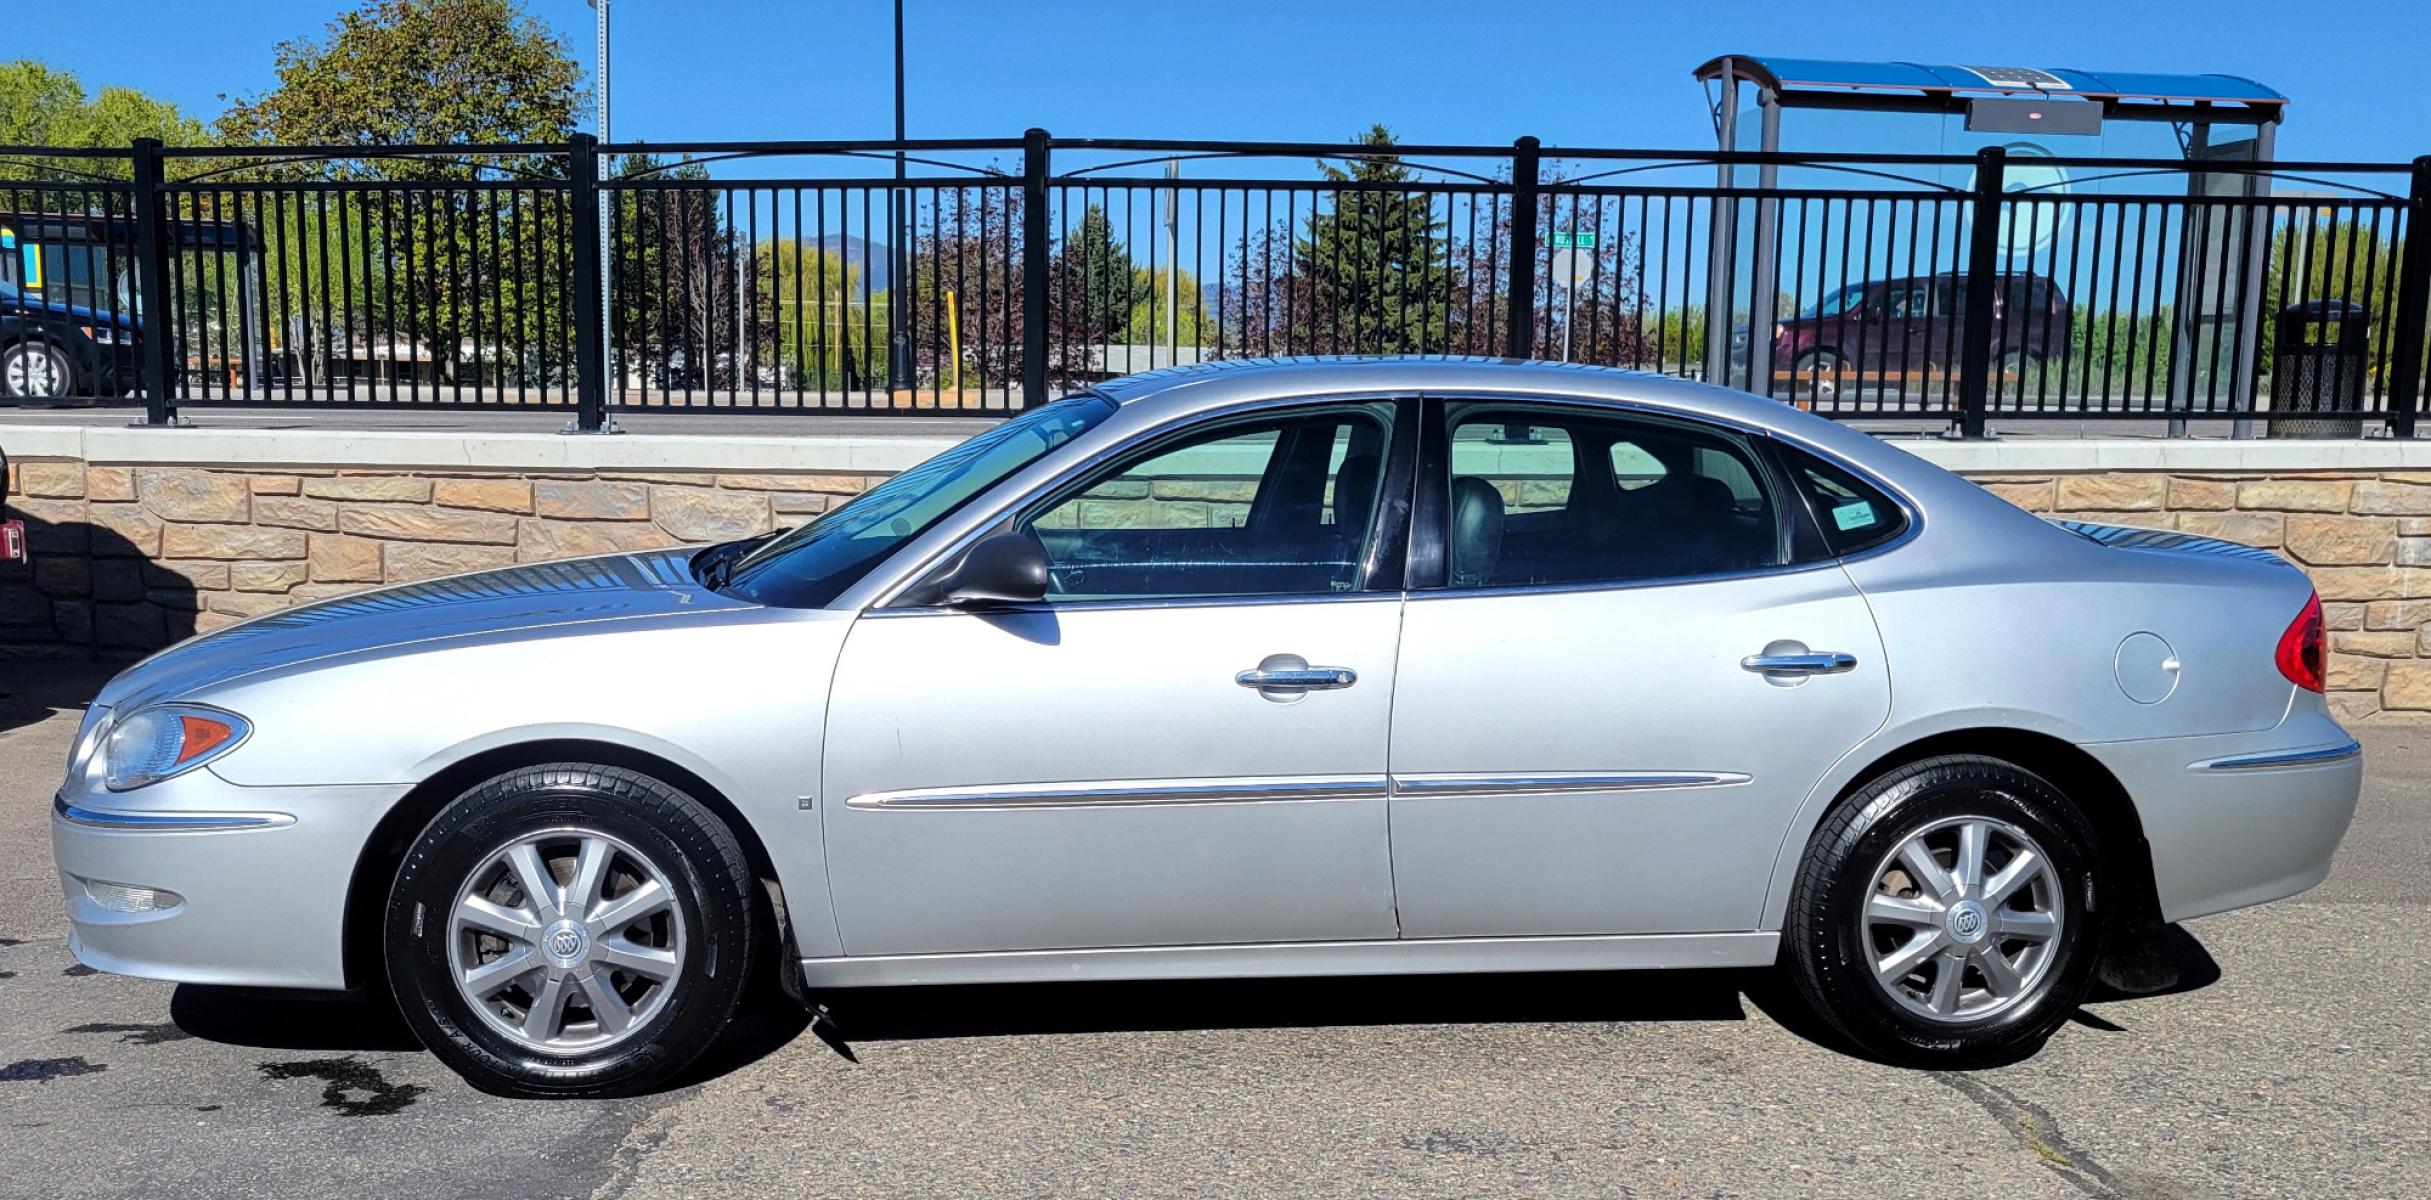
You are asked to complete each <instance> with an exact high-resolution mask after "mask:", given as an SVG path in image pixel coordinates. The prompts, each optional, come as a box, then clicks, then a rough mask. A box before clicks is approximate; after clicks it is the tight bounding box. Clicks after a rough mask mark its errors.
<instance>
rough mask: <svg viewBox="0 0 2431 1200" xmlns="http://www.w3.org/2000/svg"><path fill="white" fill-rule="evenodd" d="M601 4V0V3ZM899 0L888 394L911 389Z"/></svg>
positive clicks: (889, 202) (899, 4)
mask: <svg viewBox="0 0 2431 1200" xmlns="http://www.w3.org/2000/svg"><path fill="white" fill-rule="evenodd" d="M602 3H605V0H602ZM903 137H904V133H903V0H895V189H894V190H893V191H891V192H889V193H887V196H886V225H887V233H886V241H887V247H886V349H887V353H886V387H887V391H888V392H890V393H892V392H894V391H895V390H897V389H899V388H905V387H910V386H911V381H912V341H911V333H910V331H909V330H908V329H907V328H905V326H904V323H903V284H904V278H903V277H904V275H905V274H907V273H909V271H910V268H911V259H910V256H909V254H908V253H907V251H908V249H909V248H908V247H906V246H905V245H904V244H903V243H904V238H905V231H904V225H905V223H906V222H907V221H908V220H909V218H910V216H911V214H910V212H909V211H908V210H909V209H910V207H911V203H910V200H911V198H910V196H909V195H908V194H907V193H906V192H905V191H904V189H903V178H904V174H903Z"/></svg>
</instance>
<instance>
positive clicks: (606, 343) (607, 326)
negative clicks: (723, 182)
mask: <svg viewBox="0 0 2431 1200" xmlns="http://www.w3.org/2000/svg"><path fill="white" fill-rule="evenodd" d="M591 3H592V5H593V7H595V8H596V9H597V10H598V12H599V30H598V36H599V41H598V46H597V50H596V53H597V55H598V59H597V62H598V67H597V71H596V73H597V75H598V79H599V96H598V98H597V99H598V104H599V117H598V121H599V140H600V141H601V142H602V143H605V142H606V141H607V140H608V0H591ZM615 174H616V168H615V166H614V156H613V155H609V154H602V155H600V156H599V177H600V179H602V180H606V179H609V178H611V177H612V176H614V175H615ZM614 215H615V203H614V201H613V200H612V199H611V197H610V196H609V195H608V193H607V192H606V191H605V190H604V189H603V190H602V191H601V192H600V194H599V348H600V361H602V362H608V363H613V362H615V361H616V321H615V314H616V277H615V270H616V255H615V253H614V246H615V234H614V233H613V232H611V230H610V223H611V221H612V220H613V218H614ZM610 383H611V385H612V386H611V387H610V388H609V389H608V406H609V407H611V408H613V407H615V405H616V397H617V396H618V395H620V394H621V393H622V392H623V391H624V380H623V379H621V378H614V377H611V379H610Z"/></svg>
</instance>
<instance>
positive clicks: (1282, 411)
mask: <svg viewBox="0 0 2431 1200" xmlns="http://www.w3.org/2000/svg"><path fill="white" fill-rule="evenodd" d="M1379 403H1386V404H1390V405H1392V408H1393V412H1392V418H1391V420H1392V427H1391V429H1390V430H1389V431H1388V433H1389V436H1388V437H1387V438H1386V440H1385V449H1384V463H1383V471H1382V473H1381V476H1382V477H1381V479H1380V481H1379V483H1378V491H1377V497H1376V505H1375V508H1374V511H1372V512H1371V513H1370V514H1369V522H1370V525H1369V534H1368V541H1367V551H1366V555H1365V558H1364V561H1363V563H1362V565H1361V570H1360V582H1359V586H1358V587H1357V588H1356V589H1354V590H1351V591H1345V592H1333V591H1328V592H1291V593H1281V592H1277V593H1257V592H1248V593H1219V594H1215V595H1207V596H1170V597H1140V598H1119V599H1099V600H1090V599H1082V600H1042V601H1038V602H1036V603H1032V604H1019V605H1007V606H1005V607H1004V609H1003V610H1002V611H1006V612H1079V611H1088V610H1093V609H1112V608H1181V607H1207V606H1218V605H1224V606H1232V605H1242V604H1287V603H1288V604H1310V603H1323V602H1328V601H1333V602H1344V601H1368V600H1375V599H1378V598H1380V597H1386V596H1398V595H1399V594H1400V593H1401V592H1402V591H1403V589H1404V588H1405V587H1406V586H1407V583H1406V572H1407V563H1408V548H1409V545H1410V538H1409V533H1408V530H1409V528H1410V527H1411V525H1412V524H1413V520H1412V515H1413V511H1414V508H1415V496H1414V494H1413V493H1414V484H1413V478H1414V475H1415V470H1414V467H1415V463H1416V460H1417V457H1418V449H1419V443H1420V441H1421V436H1422V431H1423V426H1424V425H1425V418H1424V412H1423V408H1422V403H1421V398H1420V397H1419V396H1417V395H1415V394H1412V393H1409V392H1404V391H1394V392H1381V393H1336V394H1326V395H1311V396H1290V397H1279V398H1269V399H1265V400H1259V401H1255V402H1253V403H1249V404H1244V405H1240V406H1238V407H1234V408H1227V409H1223V410H1219V411H1216V412H1210V413H1199V414H1194V415H1191V416H1185V417H1180V418H1177V419H1175V420H1173V421H1169V422H1165V423H1162V424H1159V425H1157V426H1155V427H1153V428H1150V429H1146V430H1143V431H1141V432H1139V433H1138V434H1136V435H1134V436H1132V437H1130V438H1127V439H1125V440H1123V441H1121V442H1118V443H1116V444H1114V445H1112V446H1108V447H1106V448H1105V449H1103V450H1101V451H1099V452H1097V453H1095V454H1092V455H1090V456H1089V457H1087V458H1085V459H1083V460H1081V461H1080V462H1077V463H1074V464H1072V465H1071V466H1070V467H1068V468H1066V469H1064V470H1062V471H1059V472H1057V473H1056V474H1055V475H1054V476H1053V477H1051V478H1047V479H1043V480H1040V481H1039V482H1038V483H1037V484H1036V485H1034V486H1031V487H1028V488H1026V489H1024V490H1023V491H1022V492H1021V493H1020V494H1018V495H1015V496H1012V497H1009V498H1007V499H1005V500H1004V501H1003V502H1002V503H998V504H995V505H993V506H992V510H991V511H990V513H989V515H988V516H987V517H986V518H985V519H983V520H981V521H980V522H979V523H978V524H977V525H976V526H974V527H973V528H972V529H970V530H969V531H968V532H966V533H964V534H963V535H962V536H961V537H959V538H957V539H955V540H954V541H953V542H952V543H950V544H948V545H947V546H945V547H944V548H943V549H941V550H939V551H938V552H937V553H935V554H933V555H930V556H928V557H927V559H926V560H925V561H923V562H921V563H920V564H919V565H918V566H917V567H915V568H912V569H910V570H907V571H904V572H902V573H901V574H900V575H898V576H896V577H895V580H894V581H893V582H892V583H891V584H889V585H888V586H887V588H886V589H885V591H884V592H883V593H881V594H880V596H879V597H878V598H877V599H876V600H875V601H874V602H872V603H871V604H870V605H869V606H868V607H867V608H866V609H865V611H864V615H868V616H881V615H883V616H895V615H916V614H949V613H950V614H962V613H963V610H961V609H956V608H948V607H945V606H941V605H929V604H913V603H906V600H905V598H906V597H907V596H913V595H918V594H920V593H921V591H922V585H923V584H925V583H927V582H929V581H932V580H933V579H935V578H936V576H937V575H938V574H939V573H940V572H942V571H944V570H946V569H947V567H949V566H950V565H951V564H953V563H955V562H957V561H959V560H960V558H961V556H962V553H963V551H964V550H966V549H968V548H969V547H970V546H971V545H972V544H973V543H976V542H977V541H979V540H980V539H981V538H985V537H988V536H990V535H993V534H998V533H1007V532H1011V531H1012V530H1014V529H1015V528H1018V527H1019V526H1020V524H1021V522H1022V521H1023V520H1025V519H1027V518H1028V517H1030V516H1031V515H1032V514H1034V513H1035V512H1036V511H1038V510H1039V509H1040V508H1042V507H1043V506H1047V505H1052V504H1054V503H1056V502H1058V501H1059V500H1061V499H1066V498H1069V497H1070V496H1072V495H1075V494H1077V493H1078V492H1080V491H1081V490H1085V489H1086V488H1088V487H1091V486H1094V485H1095V484H1097V483H1101V482H1103V481H1104V479H1105V478H1106V476H1107V473H1108V472H1113V471H1120V470H1122V469H1124V468H1126V467H1128V466H1130V465H1132V464H1136V463H1138V462H1140V461H1143V460H1144V459H1147V458H1152V457H1154V456H1156V455H1158V454H1161V453H1164V452H1165V451H1167V450H1169V449H1172V448H1174V447H1176V446H1178V445H1180V444H1182V443H1186V442H1192V441H1199V440H1203V439H1205V438H1207V437H1208V436H1210V435H1214V436H1221V435H1222V431H1224V430H1228V429H1240V428H1245V427H1250V426H1259V425H1268V424H1282V423H1285V422H1289V421H1294V420H1299V419H1304V418H1308V417H1319V416H1323V415H1325V414H1326V413H1328V412H1355V411H1361V410H1364V409H1367V408H1368V407H1370V406H1373V405H1376V404H1379ZM1261 478H1263V476H1261Z"/></svg>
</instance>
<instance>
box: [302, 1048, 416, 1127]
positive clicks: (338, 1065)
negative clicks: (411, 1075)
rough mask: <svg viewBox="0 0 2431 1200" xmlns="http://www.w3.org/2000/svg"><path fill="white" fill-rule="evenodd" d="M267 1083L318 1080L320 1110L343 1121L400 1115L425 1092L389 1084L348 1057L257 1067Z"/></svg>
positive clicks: (376, 1070) (411, 1085)
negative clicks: (331, 1110) (328, 1110)
mask: <svg viewBox="0 0 2431 1200" xmlns="http://www.w3.org/2000/svg"><path fill="white" fill-rule="evenodd" d="M261 1071H262V1074H263V1075H264V1076H265V1077H267V1078H270V1079H318V1080H320V1081H322V1082H323V1083H324V1084H326V1085H327V1086H325V1087H323V1088H322V1089H321V1107H323V1108H334V1109H336V1110H338V1115H339V1116H345V1117H385V1116H389V1115H391V1114H394V1113H398V1112H403V1111H404V1110H405V1109H407V1108H409V1107H411V1106H412V1105H413V1102H414V1099H415V1098H416V1097H418V1096H420V1095H421V1094H422V1093H424V1092H427V1091H429V1090H430V1089H429V1088H426V1087H423V1086H421V1085H420V1084H414V1083H390V1082H389V1081H388V1080H387V1079H386V1078H385V1077H383V1076H382V1075H381V1074H380V1070H379V1068H377V1067H374V1066H372V1065H371V1064H370V1063H367V1062H364V1061H363V1060H362V1059H359V1058H356V1057H355V1056H353V1055H351V1054H349V1055H347V1056H346V1057H344V1058H309V1059H303V1060H300V1061H297V1062H278V1063H263V1064H261Z"/></svg>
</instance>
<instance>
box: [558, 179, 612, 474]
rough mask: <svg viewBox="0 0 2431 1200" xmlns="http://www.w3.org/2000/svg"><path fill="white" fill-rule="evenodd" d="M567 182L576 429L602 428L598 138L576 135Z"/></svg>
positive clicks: (604, 376)
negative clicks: (568, 190)
mask: <svg viewBox="0 0 2431 1200" xmlns="http://www.w3.org/2000/svg"><path fill="white" fill-rule="evenodd" d="M566 153H567V160H568V161H567V164H566V165H567V172H566V179H567V183H568V185H569V186H570V188H571V196H570V199H571V200H572V201H573V205H572V208H571V210H570V212H569V213H568V215H569V216H570V217H571V218H572V220H573V226H574V230H573V233H574V236H573V239H572V240H573V243H574V244H573V245H572V246H570V247H568V250H569V251H570V252H571V253H572V255H573V269H574V303H573V305H572V308H573V312H574V430H575V431H577V432H581V433H598V432H600V431H601V430H602V429H604V428H606V426H607V421H608V363H607V359H608V355H607V346H606V345H605V344H603V339H602V337H601V333H602V330H601V328H600V326H601V324H602V323H601V321H600V320H599V317H600V314H602V313H604V312H605V311H607V310H606V309H605V308H604V307H602V305H603V304H604V301H603V300H602V299H601V297H602V295H603V289H602V286H601V285H602V282H603V280H602V277H601V271H600V261H599V251H600V244H601V243H600V224H599V139H598V138H595V137H592V136H591V135H590V134H587V133H578V134H575V135H574V141H573V145H571V146H570V147H568V149H567V152H566Z"/></svg>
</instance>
